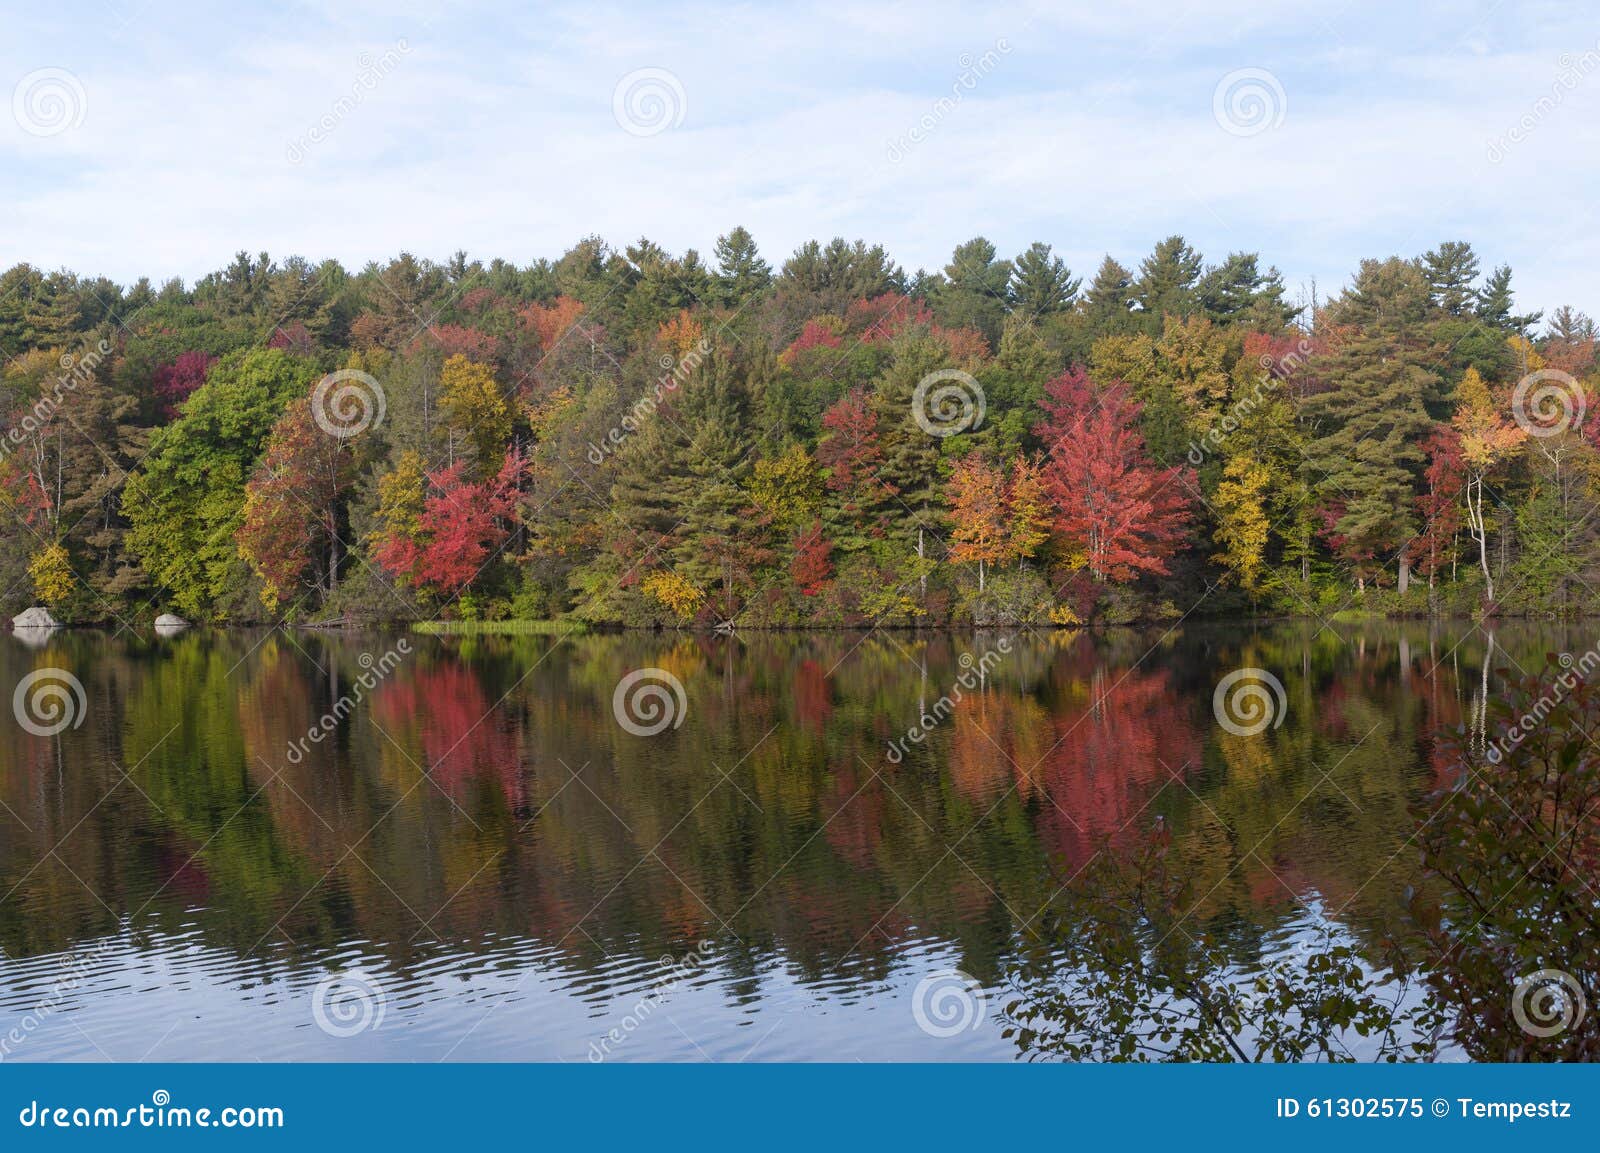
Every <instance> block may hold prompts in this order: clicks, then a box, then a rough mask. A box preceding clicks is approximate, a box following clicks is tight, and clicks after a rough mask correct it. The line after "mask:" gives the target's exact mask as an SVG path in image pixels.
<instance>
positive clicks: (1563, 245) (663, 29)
mask: <svg viewBox="0 0 1600 1153" xmlns="http://www.w3.org/2000/svg"><path fill="white" fill-rule="evenodd" d="M0 27H3V29H4V33H5V34H4V35H3V36H0V98H3V97H4V96H5V95H6V94H9V95H10V97H11V100H10V108H9V112H10V115H6V110H5V109H4V108H3V107H0V268H4V267H9V266H10V265H12V264H14V263H17V262H20V261H26V262H29V263H31V264H34V265H36V266H39V267H42V268H45V269H53V268H61V267H66V268H71V269H73V270H75V271H78V272H82V273H86V274H96V275H106V276H109V277H111V278H112V279H114V280H117V281H119V282H122V283H130V282H131V281H133V280H134V279H136V278H137V277H139V276H148V277H150V278H151V279H152V280H153V281H156V282H158V283H159V282H161V281H164V280H166V279H168V278H170V277H174V276H177V277H182V278H184V279H185V280H187V281H190V282H192V281H193V280H194V279H195V278H197V277H199V276H202V275H204V274H205V273H206V272H208V271H211V270H213V269H216V268H219V267H221V266H223V265H224V264H226V263H227V262H228V260H229V259H230V258H231V257H232V255H233V254H234V253H235V252H237V251H239V250H241V249H244V250H248V251H250V252H252V253H256V252H262V251H265V252H269V253H271V254H272V255H273V256H274V257H279V258H281V257H284V256H289V255H294V254H299V255H303V256H306V257H308V258H311V259H313V260H320V259H323V258H326V257H336V258H338V259H339V260H341V261H343V262H344V263H345V264H346V265H348V266H350V267H359V266H361V265H363V264H365V263H366V262H367V261H369V260H382V259H387V258H388V257H391V256H393V255H395V254H397V253H399V252H401V251H408V252H411V253H413V254H415V255H417V256H423V257H429V258H432V259H435V260H444V259H446V258H448V257H449V256H450V255H451V254H452V253H453V252H455V251H457V250H458V249H459V250H465V251H466V252H467V253H468V254H469V256H472V257H477V258H482V259H484V260H487V259H490V258H492V257H497V256H498V257H502V258H504V259H506V260H509V261H512V262H514V263H516V264H519V265H522V264H527V263H529V262H530V261H532V260H534V259H536V258H538V257H552V258H553V257H556V256H559V255H560V254H561V253H562V252H563V251H565V250H566V249H567V248H569V247H571V245H572V244H573V243H574V242H575V241H577V240H578V239H579V238H581V237H583V236H586V235H592V234H598V235H600V236H602V237H604V238H605V239H606V240H608V241H609V242H611V243H612V244H614V245H617V246H623V245H626V244H628V243H631V242H632V241H634V240H636V239H638V238H639V237H640V236H648V237H649V238H650V239H652V240H654V241H656V242H657V243H658V244H661V245H663V246H664V247H666V248H668V249H669V250H671V251H673V252H682V251H684V250H685V249H688V248H695V249H698V250H699V251H700V252H701V253H703V254H705V253H709V251H710V249H711V248H712V246H713V244H714V243H715V240H716V238H717V236H719V235H721V234H723V233H725V232H727V231H728V230H729V229H730V228H732V227H734V226H735V225H740V224H742V225H744V226H745V227H747V228H749V229H750V231H751V232H752V233H753V234H754V235H755V237H756V240H757V242H758V243H759V244H760V246H761V248H762V251H763V253H764V254H765V255H766V256H767V257H768V259H770V260H771V261H772V262H773V264H774V265H775V266H776V265H780V264H781V263H782V261H783V259H784V258H785V257H786V256H787V255H788V254H789V253H790V252H792V251H793V250H794V248H795V247H796V246H798V245H799V244H800V243H802V242H803V241H805V240H807V239H811V238H817V239H821V240H824V241H825V240H827V239H828V238H830V237H833V236H845V237H847V238H850V239H855V238H857V237H862V238H865V239H867V240H868V241H869V242H870V243H882V244H883V245H884V246H885V247H886V248H887V249H888V250H889V252H890V253H891V255H893V256H894V257H895V259H897V260H898V261H899V262H900V263H901V264H902V265H904V266H905V267H906V269H907V270H908V271H913V270H915V269H917V268H919V267H921V268H928V269H936V268H939V267H941V266H942V265H943V264H944V263H945V262H946V261H947V259H948V258H949V255H950V252H951V250H952V249H953V248H954V247H955V246H956V245H957V244H958V243H960V242H962V241H964V240H966V239H969V238H971V237H973V236H976V235H982V236H986V237H988V238H989V239H990V240H991V241H993V242H994V243H995V245H996V246H997V247H998V248H999V250H1000V252H1001V254H1002V255H1013V254H1015V253H1017V252H1020V251H1021V250H1022V249H1024V248H1025V247H1027V245H1028V244H1029V243H1031V242H1033V241H1035V240H1043V241H1046V242H1048V243H1049V244H1051V245H1052V246H1053V247H1054V248H1055V249H1056V251H1057V252H1058V253H1060V254H1061V255H1063V256H1064V257H1065V258H1066V260H1067V261H1068V263H1069V264H1070V265H1071V266H1072V268H1073V269H1074V271H1076V272H1079V273H1084V274H1092V273H1093V270H1094V268H1095V266H1096V265H1098V263H1099V262H1100V260H1101V258H1102V257H1103V256H1104V255H1105V254H1106V253H1108V252H1109V253H1110V254H1111V255H1113V256H1115V257H1117V258H1118V259H1119V260H1121V261H1122V262H1123V263H1124V264H1127V265H1129V266H1130V267H1132V266H1136V265H1137V263H1138V261H1139V259H1140V258H1141V257H1142V256H1143V255H1145V254H1146V253H1148V252H1149V250H1150V249H1151V247H1152V246H1153V245H1154V244H1155V242H1156V241H1157V240H1159V239H1161V238H1162V237H1164V236H1167V235H1170V234H1172V233H1175V232H1177V233H1182V234H1183V235H1184V236H1186V237H1187V238H1188V239H1189V241H1190V242H1191V243H1192V244H1193V245H1194V246H1195V247H1196V248H1198V249H1199V250H1200V251H1201V252H1202V253H1204V254H1205V255H1206V256H1207V257H1208V258H1210V259H1212V260H1220V259H1221V258H1222V257H1223V256H1225V255H1226V254H1227V253H1228V252H1230V251H1238V250H1245V251H1258V252H1260V253H1261V254H1262V256H1263V258H1264V259H1265V260H1266V261H1267V262H1268V263H1271V264H1274V265H1276V266H1277V267H1278V268H1280V269H1281V270H1282V272H1283V274H1284V277H1285V279H1286V281H1287V282H1288V284H1289V287H1290V292H1291V295H1294V296H1297V297H1309V294H1310V292H1311V287H1312V285H1313V284H1315V285H1316V287H1317V292H1318V293H1319V295H1320V296H1321V297H1323V298H1326V297H1327V296H1328V295H1330V294H1332V293H1333V292H1336V291H1337V290H1338V289H1339V288H1340V287H1342V286H1344V285H1346V284H1348V283H1349V280H1350V277H1351V275H1352V273H1353V272H1354V270H1355V268H1356V267H1357V265H1358V263H1359V261H1360V260H1361V259H1362V258H1364V257H1384V256H1388V255H1391V254H1400V255H1404V256H1412V255H1416V254H1419V253H1421V252H1424V251H1426V250H1427V249H1429V248H1432V247H1433V246H1435V245H1436V244H1438V243H1439V242H1440V241H1443V240H1450V239H1463V240H1468V241H1471V242H1472V244H1473V245H1474V246H1475V247H1476V249H1477V250H1478V252H1479V254H1480V257H1481V258H1482V261H1483V264H1484V267H1485V269H1487V268H1488V267H1489V266H1492V265H1496V264H1501V263H1505V264H1510V265H1511V266H1512V268H1513V269H1514V270H1515V279H1514V285H1515V287H1516V288H1517V290H1518V299H1519V303H1520V304H1521V306H1522V307H1524V308H1544V309H1546V310H1548V309H1550V308H1553V307H1555V306H1557V305H1560V304H1571V305H1573V306H1575V307H1579V308H1583V309H1584V310H1585V311H1588V312H1590V313H1591V314H1595V313H1597V312H1600V292H1597V291H1596V287H1595V277H1594V273H1593V270H1594V269H1595V267H1596V265H1597V263H1600V230H1597V229H1596V227H1595V220H1594V215H1595V211H1596V208H1595V201H1596V199H1597V197H1596V192H1597V191H1600V146H1597V145H1600V7H1597V6H1595V5H1594V4H1592V3H1590V4H1584V3H1549V4H1539V3H1531V4H1517V3H1514V2H1510V0H1482V2H1479V0H1470V2H1464V3H1429V2H1427V0H1422V2H1407V3H1394V2H1393V0H1388V2H1385V3H1372V4H1368V3H1348V4H1341V3H1339V2H1338V0H1330V2H1328V3H1320V4H1319V3H1315V2H1298V3H1277V2H1274V0H1192V2H1189V3H1172V4H1159V3H1152V2H1149V0H1132V2H1129V3H1113V2H1108V0H1097V2H1094V3H1070V4H1043V3H1007V2H1003V0H1002V2H999V3H990V4H976V3H974V4H961V5H958V4H945V3H940V2H939V0H923V2H920V3H915V4H896V3H883V2H879V3H858V2H850V3H840V4H827V5H807V4H782V5H770V6H769V5H762V4H718V3H695V4H677V3H665V2H658V3H652V4H641V5H637V6H632V5H623V4H608V3H603V2H591V3H579V4H536V3H532V4H530V3H489V2H484V3H473V2H462V3H454V2H449V0H390V2H384V3H377V2H374V3H368V2H366V0H352V2H344V3H326V4H322V3H293V2H283V0H280V2H277V3H259V4H258V3H249V2H240V3H227V4H215V3H206V4H200V5H192V6H191V5H182V4H159V3H152V2H147V0H56V2H52V3H48V4H37V3H30V2H27V0H0Z"/></svg>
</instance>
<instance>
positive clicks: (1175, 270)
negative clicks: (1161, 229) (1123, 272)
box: [1133, 235, 1203, 335]
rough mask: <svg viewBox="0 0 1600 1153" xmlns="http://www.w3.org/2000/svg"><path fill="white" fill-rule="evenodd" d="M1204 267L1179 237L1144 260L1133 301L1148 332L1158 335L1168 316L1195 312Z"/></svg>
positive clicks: (1156, 248)
mask: <svg viewBox="0 0 1600 1153" xmlns="http://www.w3.org/2000/svg"><path fill="white" fill-rule="evenodd" d="M1202 267H1203V262H1202V261H1201V259H1200V254H1199V253H1198V252H1196V251H1195V250H1194V249H1193V248H1191V247H1189V243H1188V241H1186V240H1184V238H1183V237H1181V236H1176V235H1174V236H1169V237H1167V238H1166V239H1165V240H1163V241H1161V242H1160V243H1159V244H1157V245H1156V247H1155V250H1154V251H1153V252H1151V253H1150V255H1149V256H1147V257H1145V258H1144V260H1143V262H1142V263H1140V265H1139V277H1138V279H1137V280H1135V281H1134V284H1133V299H1134V301H1135V302H1137V304H1138V306H1139V310H1140V313H1141V323H1142V324H1143V326H1144V328H1145V330H1146V331H1147V332H1149V333H1151V334H1152V335H1154V334H1156V333H1159V332H1160V331H1161V327H1162V325H1163V324H1164V323H1165V322H1166V318H1167V317H1168V316H1178V317H1184V316H1188V315H1189V314H1190V313H1191V312H1193V311H1194V309H1195V307H1196V305H1197V303H1198V295H1197V293H1196V287H1197V286H1198V284H1199V282H1200V273H1201V269H1202Z"/></svg>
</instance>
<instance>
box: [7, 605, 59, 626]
mask: <svg viewBox="0 0 1600 1153" xmlns="http://www.w3.org/2000/svg"><path fill="white" fill-rule="evenodd" d="M11 627H12V628H14V629H54V628H60V627H61V622H60V621H58V620H56V618H55V617H53V616H51V615H50V610H49V609H47V608H45V607H44V606H43V605H34V606H33V607H32V608H31V609H28V610H27V611H26V612H24V613H21V614H19V615H17V616H14V617H12V618H11Z"/></svg>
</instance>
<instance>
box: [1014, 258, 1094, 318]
mask: <svg viewBox="0 0 1600 1153" xmlns="http://www.w3.org/2000/svg"><path fill="white" fill-rule="evenodd" d="M1082 283H1083V281H1082V280H1081V279H1080V278H1078V277H1075V276H1073V275H1072V270H1071V269H1070V268H1068V267H1067V264H1066V261H1064V260H1062V259H1061V258H1060V257H1059V256H1055V255H1052V253H1051V251H1050V246H1049V245H1048V244H1044V243H1041V242H1039V241H1035V242H1034V243H1033V244H1030V245H1029V246H1028V250H1027V251H1026V252H1024V253H1023V254H1022V255H1021V256H1019V257H1017V259H1016V260H1015V261H1014V262H1013V263H1012V270H1011V286H1010V294H1011V305H1012V307H1013V308H1014V309H1015V310H1016V311H1017V312H1019V313H1021V314H1022V315H1023V316H1025V317H1028V318H1036V317H1041V316H1053V315H1054V314H1056V313H1058V312H1065V311H1066V310H1067V309H1069V308H1071V307H1072V304H1073V301H1075V300H1076V299H1077V298H1078V287H1079V285H1081V284H1082Z"/></svg>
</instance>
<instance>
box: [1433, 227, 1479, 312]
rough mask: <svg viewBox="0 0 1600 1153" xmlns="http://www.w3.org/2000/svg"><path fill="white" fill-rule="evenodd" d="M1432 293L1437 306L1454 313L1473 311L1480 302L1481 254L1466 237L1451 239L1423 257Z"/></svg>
mask: <svg viewBox="0 0 1600 1153" xmlns="http://www.w3.org/2000/svg"><path fill="white" fill-rule="evenodd" d="M1422 268H1423V271H1424V273H1425V274H1426V275H1427V277H1428V295H1429V297H1430V299H1431V300H1432V301H1433V304H1434V306H1435V307H1436V308H1441V309H1443V310H1444V311H1445V312H1446V313H1448V314H1449V315H1451V316H1464V315H1466V314H1468V313H1470V312H1471V311H1472V309H1473V305H1474V304H1475V303H1476V293H1475V291H1474V289H1473V284H1474V282H1475V281H1476V280H1477V279H1478V254H1477V253H1475V252H1473V251H1472V245H1470V244H1468V243H1466V241H1463V240H1447V241H1445V242H1444V243H1443V244H1441V245H1439V247H1438V248H1435V249H1434V250H1433V251H1432V252H1429V253H1427V254H1426V255H1424V256H1423V258H1422Z"/></svg>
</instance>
